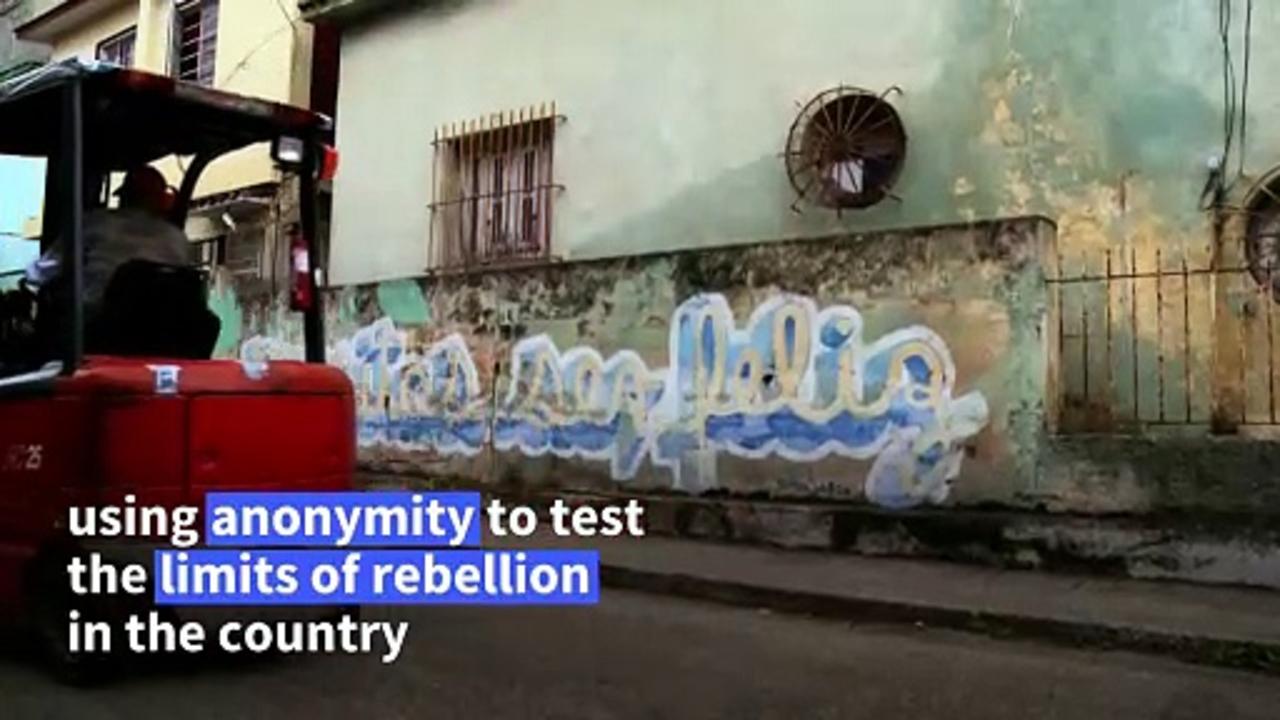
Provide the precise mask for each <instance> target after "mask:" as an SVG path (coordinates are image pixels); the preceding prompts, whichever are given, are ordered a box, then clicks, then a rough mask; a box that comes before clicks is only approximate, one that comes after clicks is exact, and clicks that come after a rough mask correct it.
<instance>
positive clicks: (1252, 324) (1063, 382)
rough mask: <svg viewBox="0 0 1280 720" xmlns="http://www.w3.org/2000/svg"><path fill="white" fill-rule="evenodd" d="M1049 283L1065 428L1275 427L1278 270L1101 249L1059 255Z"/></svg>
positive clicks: (1279, 413) (1219, 257)
mask: <svg viewBox="0 0 1280 720" xmlns="http://www.w3.org/2000/svg"><path fill="white" fill-rule="evenodd" d="M1047 281H1048V284H1049V301H1050V304H1051V312H1050V321H1049V322H1050V327H1051V333H1052V335H1053V336H1052V337H1051V338H1050V342H1051V344H1052V347H1051V349H1050V357H1051V362H1050V375H1051V378H1050V382H1051V384H1053V385H1056V387H1054V388H1053V390H1054V391H1055V397H1054V398H1051V405H1054V407H1053V412H1052V413H1051V414H1052V415H1053V416H1054V422H1053V424H1054V426H1055V429H1056V430H1057V431H1058V432H1063V433H1080V432H1127V431H1139V430H1141V429H1143V428H1147V427H1150V426H1203V427H1204V428H1206V429H1210V430H1213V431H1215V432H1232V431H1235V430H1237V429H1239V428H1241V427H1247V426H1277V425H1280V394H1278V393H1277V385H1280V374H1278V371H1280V307H1277V299H1278V298H1280V292H1277V288H1278V287H1280V268H1272V267H1270V266H1267V267H1260V266H1258V265H1256V264H1255V265H1250V264H1249V263H1248V262H1247V261H1246V259H1245V258H1244V257H1243V253H1240V252H1236V253H1226V252H1223V251H1221V250H1218V251H1216V252H1215V250H1214V248H1212V247H1206V248H1192V249H1187V250H1181V251H1172V252H1171V251H1168V250H1163V249H1161V248H1158V247H1157V248H1150V249H1146V250H1142V249H1138V248H1124V249H1102V250H1098V251H1094V252H1082V253H1076V254H1065V255H1059V256H1058V257H1056V258H1054V259H1053V261H1051V262H1050V268H1048V277H1047ZM1055 400H1056V404H1055V403H1054V401H1055Z"/></svg>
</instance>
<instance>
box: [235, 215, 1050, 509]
mask: <svg viewBox="0 0 1280 720" xmlns="http://www.w3.org/2000/svg"><path fill="white" fill-rule="evenodd" d="M1052 235H1053V229H1052V226H1051V224H1049V223H1048V222H1046V221H1044V220H1037V219H1027V220H1017V221H1009V222H1004V223H996V224H989V225H987V224H979V225H972V226H959V227H949V228H939V229H934V230H922V231H916V232H910V233H881V234H874V235H866V236H859V237H847V236H846V237H836V238H828V239H822V240H814V241H804V242H793V243H768V244H760V245H753V246H744V247H741V248H737V249H727V250H718V251H688V252H683V253H668V254H658V255H648V256H644V257H636V258H629V259H619V260H605V261H594V262H582V263H572V264H568V265H562V266H555V267H547V268H540V269H529V270H523V271H511V272H504V273H493V274H487V275H483V276H472V277H470V278H464V277H452V278H449V277H443V278H433V279H419V280H413V281H391V282H387V283H379V284H373V285H363V286H354V287H346V288H342V289H340V290H336V291H334V292H332V293H331V294H330V295H329V298H328V300H329V310H328V312H327V315H328V318H327V323H326V327H327V332H328V336H329V339H330V347H329V359H330V362H333V363H335V364H337V365H339V366H341V367H343V368H344V369H346V371H347V372H348V374H349V375H350V376H351V378H352V381H353V382H354V383H355V384H356V387H357V403H358V408H357V410H358V416H359V420H358V436H359V440H360V443H361V446H362V449H363V454H364V457H365V459H366V460H367V461H370V462H374V463H384V464H385V463H400V464H408V465H411V466H416V467H418V468H419V469H428V470H434V471H437V472H451V473H461V474H464V475H468V476H471V477H474V478H477V479H480V480H484V481H487V482H521V483H524V484H528V485H540V484H555V485H560V486H566V487H577V488H582V489H587V488H601V487H605V488H613V489H620V488H621V489H627V490H629V491H638V492H645V491H681V492H694V493H701V492H708V491H728V492H731V493H735V494H739V493H742V494H746V493H766V494H769V495H779V496H798V497H812V498H820V497H821V498H832V499H835V498H842V499H866V500H869V501H871V502H874V503H876V504H880V505H884V506H889V507H909V506H915V505H920V504H924V503H943V502H976V501H980V500H984V499H985V500H993V501H1003V502H1012V501H1014V499H1015V497H1016V496H1017V495H1019V494H1021V493H1025V492H1028V491H1030V490H1033V488H1031V487H1028V486H1027V479H1028V478H1032V477H1033V474H1032V473H1031V472H1030V470H1031V469H1032V468H1033V466H1034V458H1035V456H1036V453H1037V452H1038V447H1039V444H1040V441H1041V437H1040V432H1041V430H1040V429H1041V428H1042V427H1043V417H1042V414H1043V406H1042V402H1041V398H1042V397H1043V395H1044V387H1043V383H1044V372H1045V368H1046V365H1045V349H1044V347H1043V334H1042V331H1043V324H1044V317H1045V314H1044V313H1045V310H1046V307H1047V304H1046V302H1045V297H1044V285H1043V282H1042V278H1043V269H1042V267H1041V258H1042V257H1043V256H1044V254H1045V252H1046V250H1047V248H1048V247H1050V246H1051V244H1052ZM238 312H240V318H241V323H242V327H241V333H242V335H243V337H244V338H245V340H244V341H243V342H242V343H241V345H240V347H239V356H240V357H241V358H242V359H245V360H255V361H257V360H264V359H280V358H296V357H299V356H300V355H301V342H300V337H299V336H300V331H299V328H298V327H297V324H296V319H294V318H292V317H290V316H289V315H288V314H287V313H284V312H283V310H282V308H280V307H279V306H278V305H276V304H275V303H270V302H268V303H265V304H259V305H257V306H253V307H247V308H245V309H244V310H243V311H238ZM224 317H226V318H228V319H230V317H231V316H230V315H224ZM224 332H226V328H224ZM220 347H221V346H220Z"/></svg>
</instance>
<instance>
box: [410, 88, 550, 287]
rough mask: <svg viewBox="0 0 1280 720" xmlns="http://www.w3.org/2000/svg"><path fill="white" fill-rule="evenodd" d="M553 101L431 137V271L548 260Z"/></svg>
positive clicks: (442, 130)
mask: <svg viewBox="0 0 1280 720" xmlns="http://www.w3.org/2000/svg"><path fill="white" fill-rule="evenodd" d="M559 120H560V117H559V116H558V115H557V114H556V106H555V103H551V104H550V105H547V104H545V103H544V104H543V105H541V106H539V107H536V108H535V107H529V108H522V109H520V110H516V111H511V112H504V113H498V114H495V115H491V116H489V117H485V118H479V119H476V120H471V121H468V122H462V123H454V124H450V125H448V126H446V127H443V128H439V129H437V130H436V132H435V137H434V138H433V140H432V146H433V147H434V149H435V152H434V158H433V162H432V183H431V184H432V201H431V204H430V208H431V230H430V238H429V244H430V247H429V253H430V257H431V263H432V266H433V267H435V268H470V267H475V266H479V265H491V264H502V263H513V262H514V263H519V262H528V261H535V262H536V261H540V260H546V259H549V258H550V256H551V228H552V201H553V199H554V195H555V193H556V192H557V191H559V190H560V189H562V188H561V187H560V186H559V185H557V184H555V182H554V173H553V170H554V160H555V152H554V142H555V131H556V125H557V123H558V122H559Z"/></svg>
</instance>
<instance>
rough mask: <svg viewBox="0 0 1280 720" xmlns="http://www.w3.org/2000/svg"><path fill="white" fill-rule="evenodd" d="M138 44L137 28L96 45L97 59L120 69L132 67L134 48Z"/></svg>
mask: <svg viewBox="0 0 1280 720" xmlns="http://www.w3.org/2000/svg"><path fill="white" fill-rule="evenodd" d="M137 44H138V28H137V27H131V28H129V29H128V30H125V31H124V32H122V33H120V34H119V35H115V36H113V37H110V38H107V39H106V40H103V41H102V42H100V43H98V51H97V53H96V54H97V57H98V60H101V61H102V62H108V63H112V64H113V65H119V66H120V67H133V53H134V48H135V47H136V46H137Z"/></svg>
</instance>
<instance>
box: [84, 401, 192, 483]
mask: <svg viewBox="0 0 1280 720" xmlns="http://www.w3.org/2000/svg"><path fill="white" fill-rule="evenodd" d="M97 402H98V405H99V415H98V417H99V425H98V427H97V431H98V434H99V435H98V438H99V440H98V442H99V448H100V450H99V455H98V462H97V463H96V466H95V467H93V468H92V469H91V479H92V481H93V483H94V484H95V485H96V486H97V487H99V488H101V491H100V492H99V493H97V497H98V498H99V499H100V502H103V503H118V502H120V501H121V500H122V499H123V498H124V496H125V495H126V494H129V493H133V494H135V495H137V497H138V501H139V502H140V503H143V504H164V505H176V504H180V503H182V502H185V501H186V500H187V498H186V454H187V453H186V451H187V447H186V443H187V434H186V432H185V428H186V412H187V400H186V399H185V398H182V397H172V396H171V397H164V396H155V395H148V396H111V397H104V398H101V399H99V400H98V401H97Z"/></svg>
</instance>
